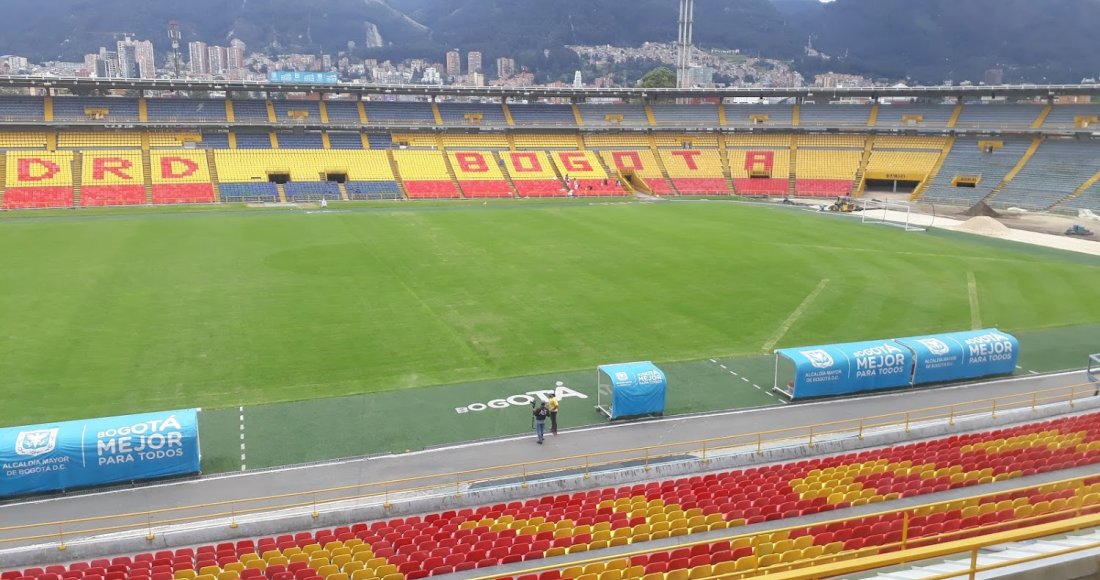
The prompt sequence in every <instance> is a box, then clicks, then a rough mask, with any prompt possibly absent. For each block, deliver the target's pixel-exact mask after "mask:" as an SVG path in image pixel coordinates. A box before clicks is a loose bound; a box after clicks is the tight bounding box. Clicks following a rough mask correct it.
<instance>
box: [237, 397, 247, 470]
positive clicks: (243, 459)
mask: <svg viewBox="0 0 1100 580" xmlns="http://www.w3.org/2000/svg"><path fill="white" fill-rule="evenodd" d="M239 409H240V411H241V471H246V470H247V469H248V466H247V465H245V458H246V455H245V452H244V451H245V449H244V407H239Z"/></svg>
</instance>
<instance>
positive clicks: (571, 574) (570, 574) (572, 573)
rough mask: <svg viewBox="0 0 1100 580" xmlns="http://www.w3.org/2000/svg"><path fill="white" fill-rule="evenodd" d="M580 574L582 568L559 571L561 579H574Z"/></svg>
mask: <svg viewBox="0 0 1100 580" xmlns="http://www.w3.org/2000/svg"><path fill="white" fill-rule="evenodd" d="M581 574H584V567H583V566H569V567H568V568H565V569H563V570H562V571H561V577H562V578H576V577H578V576H580V575H581Z"/></svg>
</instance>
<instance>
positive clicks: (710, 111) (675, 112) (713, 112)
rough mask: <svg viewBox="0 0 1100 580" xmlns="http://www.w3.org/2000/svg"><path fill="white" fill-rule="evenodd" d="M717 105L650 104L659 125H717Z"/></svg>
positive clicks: (718, 123)
mask: <svg viewBox="0 0 1100 580" xmlns="http://www.w3.org/2000/svg"><path fill="white" fill-rule="evenodd" d="M717 107H718V106H717V105H712V104H711V105H652V106H650V110H652V111H653V118H654V120H655V121H656V122H657V126H659V127H700V128H709V127H719V126H721V123H720V120H719V119H718V108H717Z"/></svg>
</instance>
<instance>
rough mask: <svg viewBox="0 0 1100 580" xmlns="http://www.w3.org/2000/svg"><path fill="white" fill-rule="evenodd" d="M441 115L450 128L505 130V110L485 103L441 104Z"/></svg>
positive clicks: (497, 105) (506, 123) (506, 122)
mask: <svg viewBox="0 0 1100 580" xmlns="http://www.w3.org/2000/svg"><path fill="white" fill-rule="evenodd" d="M439 114H440V116H441V117H442V119H443V124H444V125H446V126H448V127H486V128H498V129H499V128H504V127H507V126H508V121H507V119H505V118H504V109H503V108H502V107H501V106H500V105H499V104H496V105H489V104H484V103H439Z"/></svg>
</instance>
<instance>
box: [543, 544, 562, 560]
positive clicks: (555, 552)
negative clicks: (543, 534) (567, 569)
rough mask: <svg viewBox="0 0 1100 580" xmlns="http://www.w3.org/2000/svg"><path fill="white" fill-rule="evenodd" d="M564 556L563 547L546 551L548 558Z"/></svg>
mask: <svg viewBox="0 0 1100 580" xmlns="http://www.w3.org/2000/svg"><path fill="white" fill-rule="evenodd" d="M563 555H565V548H563V547H561V546H555V547H553V548H549V549H547V550H546V557H547V558H553V557H555V556H563Z"/></svg>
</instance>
